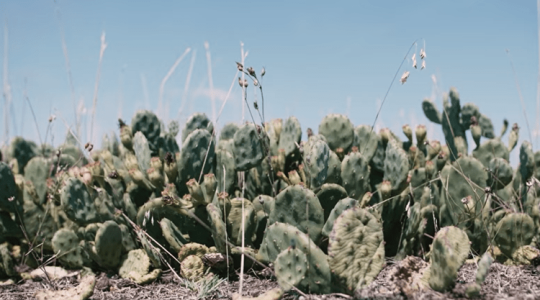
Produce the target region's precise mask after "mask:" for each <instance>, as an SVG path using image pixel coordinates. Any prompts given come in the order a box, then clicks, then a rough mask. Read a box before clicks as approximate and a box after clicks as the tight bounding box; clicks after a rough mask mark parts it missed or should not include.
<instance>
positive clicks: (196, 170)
mask: <svg viewBox="0 0 540 300" xmlns="http://www.w3.org/2000/svg"><path fill="white" fill-rule="evenodd" d="M214 150H215V143H214V142H213V141H212V136H211V135H210V133H209V132H208V131H207V130H204V129H196V130H194V131H193V132H191V133H190V134H189V135H188V137H187V138H186V140H185V141H184V143H183V146H182V152H180V159H179V160H178V174H179V180H180V183H181V184H182V185H185V184H186V182H188V181H189V180H190V179H192V178H194V179H195V180H199V176H200V175H201V171H202V174H209V173H213V172H212V170H213V167H214V163H215V152H214ZM205 158H206V159H205ZM205 160H206V162H205ZM203 164H204V168H203ZM179 190H181V189H180V188H179ZM181 195H182V194H181Z"/></svg>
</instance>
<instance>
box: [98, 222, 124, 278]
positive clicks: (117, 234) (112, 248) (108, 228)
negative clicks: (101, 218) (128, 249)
mask: <svg viewBox="0 0 540 300" xmlns="http://www.w3.org/2000/svg"><path fill="white" fill-rule="evenodd" d="M92 254H94V255H95V258H94V259H96V261H97V263H98V264H99V265H101V266H102V267H104V268H114V267H116V266H118V264H120V256H121V255H122V230H121V229H120V227H119V226H118V224H116V222H114V221H107V222H105V223H103V225H101V227H100V228H99V229H98V231H97V233H96V239H95V246H94V247H93V249H92Z"/></svg>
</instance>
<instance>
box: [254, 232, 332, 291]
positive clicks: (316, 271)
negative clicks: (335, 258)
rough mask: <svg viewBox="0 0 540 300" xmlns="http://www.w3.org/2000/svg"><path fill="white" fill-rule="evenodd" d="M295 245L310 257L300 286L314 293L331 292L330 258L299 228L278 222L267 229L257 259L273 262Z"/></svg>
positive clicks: (303, 289)
mask: <svg viewBox="0 0 540 300" xmlns="http://www.w3.org/2000/svg"><path fill="white" fill-rule="evenodd" d="M292 245H294V246H295V247H296V248H297V249H299V250H301V251H302V252H304V253H305V254H306V256H307V257H308V269H307V273H306V276H305V278H304V279H303V280H302V281H301V282H300V283H299V285H298V288H299V289H300V290H302V291H304V292H307V291H309V292H310V293H313V294H326V293H329V292H330V268H329V266H328V258H327V256H326V255H325V254H324V253H323V252H322V250H321V249H319V247H317V246H316V245H315V243H313V241H312V240H311V239H310V238H309V237H308V236H307V234H305V233H303V232H301V231H300V230H298V228H296V227H294V226H292V225H289V224H285V223H279V222H276V223H274V224H272V225H270V226H269V227H268V228H267V229H266V233H265V235H264V239H263V242H262V244H261V248H260V249H259V252H258V253H257V259H259V260H260V261H262V262H265V263H273V262H274V261H275V260H276V258H277V256H278V255H279V254H280V253H281V252H282V251H283V250H285V249H287V248H289V247H290V246H292Z"/></svg>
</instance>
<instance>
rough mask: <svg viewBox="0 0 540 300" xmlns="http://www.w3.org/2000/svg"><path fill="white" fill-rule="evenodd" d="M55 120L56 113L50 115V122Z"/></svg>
mask: <svg viewBox="0 0 540 300" xmlns="http://www.w3.org/2000/svg"><path fill="white" fill-rule="evenodd" d="M54 120H56V116H55V115H50V116H49V123H51V122H52V121H54Z"/></svg>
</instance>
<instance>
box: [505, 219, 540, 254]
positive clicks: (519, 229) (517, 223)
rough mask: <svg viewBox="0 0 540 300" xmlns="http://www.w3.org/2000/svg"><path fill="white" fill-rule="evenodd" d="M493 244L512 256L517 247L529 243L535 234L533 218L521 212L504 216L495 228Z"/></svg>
mask: <svg viewBox="0 0 540 300" xmlns="http://www.w3.org/2000/svg"><path fill="white" fill-rule="evenodd" d="M495 232H496V235H495V244H496V245H497V247H499V249H500V250H501V252H502V253H503V254H504V255H506V256H507V257H512V255H513V254H514V252H515V251H516V250H517V249H519V247H521V246H524V245H529V244H530V243H531V241H532V239H533V237H534V235H535V232H536V230H535V226H534V222H533V219H532V218H531V217H530V216H529V215H527V214H523V213H510V214H507V215H506V216H504V218H502V219H501V220H500V221H499V223H497V227H496V229H495Z"/></svg>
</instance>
